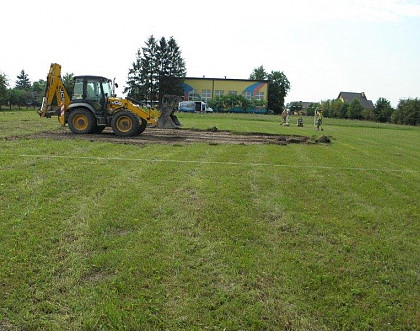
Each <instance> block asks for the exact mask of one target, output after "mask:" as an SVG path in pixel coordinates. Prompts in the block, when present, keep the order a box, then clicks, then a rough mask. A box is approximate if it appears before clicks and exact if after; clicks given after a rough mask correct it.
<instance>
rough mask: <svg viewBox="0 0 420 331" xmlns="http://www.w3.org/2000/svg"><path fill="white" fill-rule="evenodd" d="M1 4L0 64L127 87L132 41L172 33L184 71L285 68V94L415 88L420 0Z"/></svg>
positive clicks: (396, 94) (219, 74)
mask: <svg viewBox="0 0 420 331" xmlns="http://www.w3.org/2000/svg"><path fill="white" fill-rule="evenodd" d="M6 3H7V5H5V4H2V10H1V12H0V31H1V38H0V40H1V49H0V73H4V74H6V75H7V78H8V80H9V85H10V86H11V87H13V86H14V84H15V82H16V76H17V75H18V74H19V73H20V72H21V70H22V69H23V70H25V72H26V73H27V74H28V75H29V79H30V80H31V82H33V81H37V80H39V79H46V76H47V74H48V70H49V67H50V64H51V63H59V64H61V66H62V74H65V73H73V74H75V75H98V76H105V77H108V78H114V77H115V78H116V79H117V82H118V83H119V89H118V90H117V93H118V95H119V96H123V93H122V92H123V87H124V86H125V85H126V81H127V74H128V70H129V68H130V67H131V66H132V63H133V62H134V61H135V58H136V53H137V50H138V49H139V48H141V47H143V46H144V45H145V41H146V40H147V39H148V37H149V36H150V35H154V36H155V38H156V39H160V38H161V37H165V38H169V37H171V36H173V37H174V39H175V40H176V41H177V43H178V45H179V47H180V49H181V51H182V56H183V58H184V60H185V62H186V67H187V76H189V77H203V76H205V77H208V78H224V77H225V76H226V77H227V78H235V79H247V78H249V75H250V74H251V72H252V70H253V69H254V68H257V67H259V66H261V65H262V66H264V68H265V69H266V71H268V72H270V71H282V72H284V74H285V75H286V76H287V78H288V79H289V81H290V83H291V89H290V91H289V93H288V95H287V97H286V102H291V101H310V102H318V101H321V100H327V99H335V98H337V96H338V94H339V92H340V91H345V92H365V93H366V96H367V98H368V99H370V100H372V101H373V102H374V103H375V102H376V100H377V99H378V98H380V97H383V98H386V99H388V100H389V101H391V104H392V105H393V106H394V107H395V106H397V104H398V101H399V100H400V99H406V98H416V97H420V0H416V1H415V0H411V1H409V0H318V1H315V0H313V1H311V0H293V1H283V0H266V1H263V2H258V1H255V0H252V1H251V0H241V1H236V0H231V1H227V0H224V1H222V0H212V1H205V2H201V1H192V0H184V1H173V0H155V1H147V2H146V1H130V0H119V1H109V0H101V1H98V0H84V1H82V0H73V1H56V0H38V1H33V0H14V1H7V2H6Z"/></svg>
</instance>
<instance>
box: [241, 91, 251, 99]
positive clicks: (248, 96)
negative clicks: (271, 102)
mask: <svg viewBox="0 0 420 331" xmlns="http://www.w3.org/2000/svg"><path fill="white" fill-rule="evenodd" d="M242 95H243V96H244V97H245V98H247V99H248V100H251V98H252V95H251V92H247V91H243V92H242Z"/></svg>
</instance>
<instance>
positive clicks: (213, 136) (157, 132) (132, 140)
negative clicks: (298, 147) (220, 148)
mask: <svg viewBox="0 0 420 331" xmlns="http://www.w3.org/2000/svg"><path fill="white" fill-rule="evenodd" d="M19 138H30V139H33V138H50V139H56V140H61V139H82V140H89V141H100V142H112V143H119V144H130V145H142V144H150V143H155V144H180V145H185V144H191V143H207V144H210V145H218V144H240V145H259V144H275V145H287V144H310V143H315V141H314V140H313V139H311V138H310V137H305V136H297V135H291V136H286V135H278V134H267V133H258V132H250V133H236V132H231V131H222V130H218V129H217V128H210V129H207V130H198V129H193V128H192V129H157V128H147V129H146V130H145V131H144V132H143V133H142V134H141V135H139V136H135V137H129V138H124V137H118V136H116V135H115V134H114V133H113V132H112V131H111V129H110V128H106V129H105V130H104V131H103V132H102V133H100V134H86V135H82V134H73V133H72V132H70V130H68V129H66V130H60V131H56V130H55V131H46V132H41V133H36V134H32V135H29V136H25V137H9V138H6V139H7V140H14V139H19Z"/></svg>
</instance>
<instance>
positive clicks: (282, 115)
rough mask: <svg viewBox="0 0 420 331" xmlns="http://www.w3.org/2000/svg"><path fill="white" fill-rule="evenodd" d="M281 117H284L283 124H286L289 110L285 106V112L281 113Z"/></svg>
mask: <svg viewBox="0 0 420 331" xmlns="http://www.w3.org/2000/svg"><path fill="white" fill-rule="evenodd" d="M281 117H282V119H283V125H285V124H286V118H287V110H286V108H284V110H283V112H282V113H281Z"/></svg>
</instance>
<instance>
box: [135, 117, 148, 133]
mask: <svg viewBox="0 0 420 331" xmlns="http://www.w3.org/2000/svg"><path fill="white" fill-rule="evenodd" d="M140 122H141V123H140V126H139V132H138V133H137V134H140V133H143V131H144V130H146V127H147V122H146V120H144V119H142V118H140Z"/></svg>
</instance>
